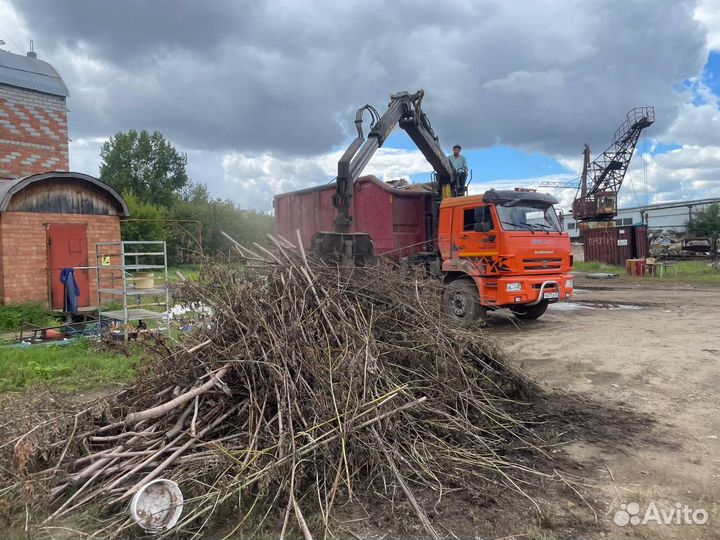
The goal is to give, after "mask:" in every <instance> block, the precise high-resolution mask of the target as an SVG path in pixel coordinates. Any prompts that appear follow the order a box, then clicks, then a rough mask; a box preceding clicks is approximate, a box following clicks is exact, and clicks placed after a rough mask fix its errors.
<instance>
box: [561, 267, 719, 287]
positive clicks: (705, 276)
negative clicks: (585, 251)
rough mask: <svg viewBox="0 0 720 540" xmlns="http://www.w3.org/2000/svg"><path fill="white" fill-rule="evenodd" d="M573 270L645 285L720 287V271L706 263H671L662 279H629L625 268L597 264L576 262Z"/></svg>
mask: <svg viewBox="0 0 720 540" xmlns="http://www.w3.org/2000/svg"><path fill="white" fill-rule="evenodd" d="M675 268H677V274H676V273H675ZM573 270H574V271H576V272H587V273H599V272H603V273H608V274H620V275H621V276H626V277H627V278H628V279H632V280H637V281H640V282H647V283H660V282H673V283H688V284H702V285H720V271H718V270H715V269H714V268H712V267H711V266H710V265H709V264H708V262H706V261H682V262H676V263H672V265H671V266H670V267H669V268H667V269H666V270H665V275H664V276H663V277H657V276H645V277H643V278H635V277H630V276H627V274H626V273H625V268H623V267H622V266H613V265H607V264H602V263H598V262H576V263H574V264H573Z"/></svg>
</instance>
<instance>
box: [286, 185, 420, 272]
mask: <svg viewBox="0 0 720 540" xmlns="http://www.w3.org/2000/svg"><path fill="white" fill-rule="evenodd" d="M334 193H335V184H325V185H322V186H317V187H313V188H309V189H303V190H300V191H293V192H290V193H283V194H281V195H276V196H275V200H274V202H273V206H274V207H275V224H276V228H277V233H278V234H280V235H281V236H283V237H284V238H287V239H288V240H290V241H292V242H295V240H296V233H295V231H296V230H299V231H300V236H301V237H302V241H303V245H304V246H305V247H306V248H308V247H310V243H311V240H312V237H313V236H314V235H315V233H317V232H320V231H333V230H334V227H335V225H334V223H335V218H336V217H337V210H336V209H335V208H334V207H333V205H332V197H333V194H334ZM432 199H433V197H432V193H430V192H427V191H411V190H405V189H396V188H394V187H392V186H390V185H388V184H386V183H384V182H381V181H380V180H378V179H377V178H376V177H374V176H363V177H361V178H359V179H358V180H357V181H356V182H355V193H354V195H353V198H352V207H351V209H350V214H351V215H352V216H353V224H352V231H353V232H363V233H367V234H369V235H370V236H371V237H372V239H373V240H374V241H375V252H376V253H378V254H387V255H389V256H390V257H392V258H394V259H399V258H400V257H403V256H406V255H410V254H411V253H414V252H417V251H425V250H427V245H426V243H427V241H428V240H431V239H432V233H431V216H432Z"/></svg>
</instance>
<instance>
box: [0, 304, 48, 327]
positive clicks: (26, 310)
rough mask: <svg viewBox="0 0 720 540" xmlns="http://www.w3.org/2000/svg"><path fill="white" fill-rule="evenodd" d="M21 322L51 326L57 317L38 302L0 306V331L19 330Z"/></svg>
mask: <svg viewBox="0 0 720 540" xmlns="http://www.w3.org/2000/svg"><path fill="white" fill-rule="evenodd" d="M23 323H29V324H34V325H35V326H53V325H54V324H57V318H56V317H54V316H53V315H52V314H51V313H49V312H48V311H47V310H46V309H45V308H44V307H42V306H41V305H40V304H33V303H24V304H10V305H7V306H0V332H14V331H17V330H20V328H21V327H22V325H23Z"/></svg>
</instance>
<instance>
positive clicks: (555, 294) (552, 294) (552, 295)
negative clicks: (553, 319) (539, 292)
mask: <svg viewBox="0 0 720 540" xmlns="http://www.w3.org/2000/svg"><path fill="white" fill-rule="evenodd" d="M543 298H549V299H552V298H560V293H559V292H546V293H543Z"/></svg>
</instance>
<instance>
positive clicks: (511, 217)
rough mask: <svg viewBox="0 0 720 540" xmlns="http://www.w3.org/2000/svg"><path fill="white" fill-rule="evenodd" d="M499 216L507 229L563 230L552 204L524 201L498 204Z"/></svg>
mask: <svg viewBox="0 0 720 540" xmlns="http://www.w3.org/2000/svg"><path fill="white" fill-rule="evenodd" d="M497 213H498V217H499V218H500V222H501V223H502V225H503V229H505V230H506V231H555V232H562V228H561V227H560V222H559V221H558V218H557V215H556V214H555V208H553V206H552V205H550V206H547V205H537V204H530V203H527V202H523V201H513V203H510V204H506V205H498V206H497Z"/></svg>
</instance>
